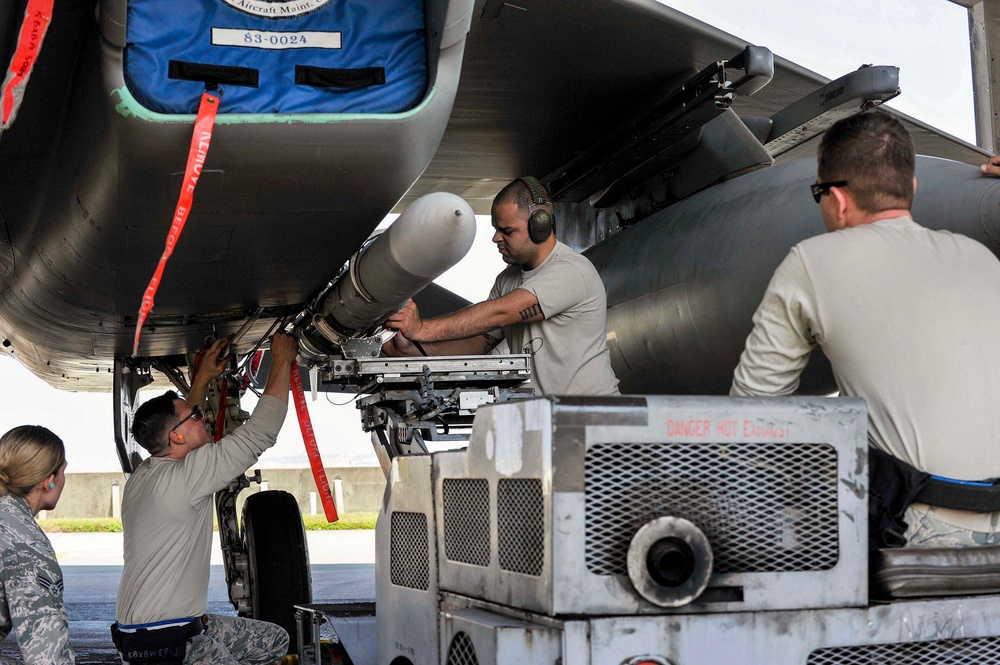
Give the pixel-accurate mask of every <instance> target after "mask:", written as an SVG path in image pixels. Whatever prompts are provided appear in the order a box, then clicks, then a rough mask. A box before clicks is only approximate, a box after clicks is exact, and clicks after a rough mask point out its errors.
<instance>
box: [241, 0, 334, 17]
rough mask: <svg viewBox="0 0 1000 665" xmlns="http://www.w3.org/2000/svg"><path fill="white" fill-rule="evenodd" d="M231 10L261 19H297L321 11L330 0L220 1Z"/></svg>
mask: <svg viewBox="0 0 1000 665" xmlns="http://www.w3.org/2000/svg"><path fill="white" fill-rule="evenodd" d="M222 1H223V2H224V3H226V4H227V5H229V6H230V7H232V8H233V9H236V10H239V11H241V12H245V13H247V14H252V15H254V16H260V17H261V18H278V19H280V18H298V17H299V16H305V15H306V14H310V13H312V12H314V11H316V10H317V9H322V8H323V6H324V5H327V4H329V3H330V0H284V1H282V0H222Z"/></svg>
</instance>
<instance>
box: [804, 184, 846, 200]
mask: <svg viewBox="0 0 1000 665" xmlns="http://www.w3.org/2000/svg"><path fill="white" fill-rule="evenodd" d="M831 187H847V181H846V180H834V181H833V182H817V183H816V184H814V185H809V189H811V190H812V193H813V200H814V201H816V203H819V200H820V198H822V196H823V195H824V194H829V193H830V188H831Z"/></svg>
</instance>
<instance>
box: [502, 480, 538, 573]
mask: <svg viewBox="0 0 1000 665" xmlns="http://www.w3.org/2000/svg"><path fill="white" fill-rule="evenodd" d="M497 537H498V540H499V543H498V549H499V554H500V567H501V568H503V569H504V570H509V571H512V572H515V573H524V574H525V575H535V576H538V575H541V574H542V563H543V561H544V558H545V517H544V508H543V500H542V481H541V479H538V478H514V479H509V478H501V479H500V481H499V482H498V484H497Z"/></svg>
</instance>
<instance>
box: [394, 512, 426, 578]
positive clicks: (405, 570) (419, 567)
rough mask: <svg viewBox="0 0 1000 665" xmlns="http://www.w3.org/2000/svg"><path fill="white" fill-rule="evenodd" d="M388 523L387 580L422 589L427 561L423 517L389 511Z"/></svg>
mask: <svg viewBox="0 0 1000 665" xmlns="http://www.w3.org/2000/svg"><path fill="white" fill-rule="evenodd" d="M390 519H391V521H390V522H389V561H390V563H389V579H390V580H391V581H392V583H393V584H395V585H396V586H405V587H409V588H411V589H420V590H422V591H426V590H427V587H428V579H427V578H428V574H429V563H428V554H427V516H426V515H424V514H423V513H404V512H393V513H392V516H391V518H390Z"/></svg>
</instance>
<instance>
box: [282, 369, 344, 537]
mask: <svg viewBox="0 0 1000 665" xmlns="http://www.w3.org/2000/svg"><path fill="white" fill-rule="evenodd" d="M292 399H293V400H295V414H296V415H297V416H298V417H299V429H300V430H302V441H303V443H305V444H306V454H307V455H308V456H309V466H310V467H312V472H313V478H314V479H315V480H316V489H317V490H319V498H320V499H321V500H322V501H323V512H324V513H326V521H327V522H336V521H337V520H338V519H340V518H339V517H338V516H337V506H336V504H334V502H333V494H331V493H330V482H329V481H328V480H327V479H326V471H325V470H324V469H323V459H322V458H321V457H320V455H319V446H318V445H317V444H316V433H315V432H313V426H312V420H310V419H309V407H307V406H306V392H305V390H304V389H303V387H302V376H301V375H299V368H298V367H297V366H295V365H292Z"/></svg>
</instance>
